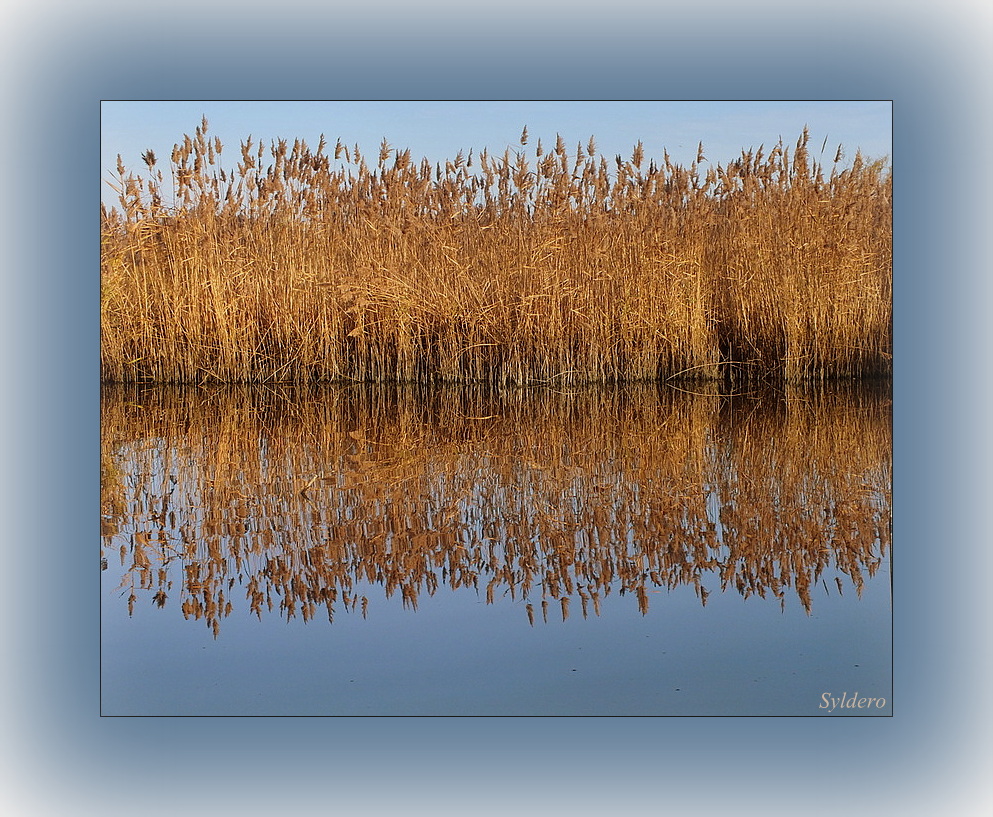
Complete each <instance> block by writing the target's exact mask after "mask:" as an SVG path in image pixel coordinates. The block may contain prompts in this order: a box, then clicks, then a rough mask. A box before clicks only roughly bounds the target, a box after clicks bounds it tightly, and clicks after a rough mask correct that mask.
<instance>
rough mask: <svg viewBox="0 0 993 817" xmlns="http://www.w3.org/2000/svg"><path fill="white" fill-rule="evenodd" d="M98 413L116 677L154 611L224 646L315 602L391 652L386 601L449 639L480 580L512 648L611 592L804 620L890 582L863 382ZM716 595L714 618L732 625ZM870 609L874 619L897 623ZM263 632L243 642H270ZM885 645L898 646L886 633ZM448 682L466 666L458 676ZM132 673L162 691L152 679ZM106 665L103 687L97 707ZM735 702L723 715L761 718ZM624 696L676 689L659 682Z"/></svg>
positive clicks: (226, 404) (235, 400)
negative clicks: (249, 627)
mask: <svg viewBox="0 0 993 817" xmlns="http://www.w3.org/2000/svg"><path fill="white" fill-rule="evenodd" d="M102 426H103V435H102V440H103V445H102V485H103V491H102V506H103V507H102V534H103V536H102V539H103V541H102V550H103V552H102V554H101V555H102V566H103V567H104V577H105V588H106V592H105V603H104V605H105V606H104V613H103V620H104V625H103V627H104V651H105V662H104V663H105V673H104V674H105V677H109V678H111V679H112V678H113V677H114V675H113V672H112V671H111V672H110V673H108V662H109V663H113V660H114V655H115V654H116V650H117V649H118V647H119V646H120V645H122V644H123V643H124V642H123V641H121V640H120V639H121V638H122V637H123V638H125V639H129V638H133V637H134V635H133V634H127V635H125V636H121V633H122V632H124V633H128V631H127V629H126V628H124V629H123V630H122V627H124V625H123V624H122V621H124V620H126V621H128V622H130V624H131V625H132V628H133V629H139V628H141V629H145V628H147V632H148V633H160V632H162V630H161V628H162V627H164V626H165V624H164V622H165V621H169V622H171V623H170V624H169V625H168V626H169V627H170V628H175V627H182V628H184V629H185V630H189V628H192V627H199V629H200V631H201V632H204V631H205V632H206V633H207V634H209V639H208V644H201V645H200V648H201V649H208V648H211V649H217V648H218V647H220V646H221V645H223V644H224V642H225V640H226V638H227V637H228V636H227V630H228V628H229V625H231V624H232V623H234V622H237V626H238V627H242V628H243V627H244V626H245V624H244V622H245V620H247V619H248V618H249V617H251V618H253V619H254V620H255V621H257V622H263V623H265V622H268V623H270V624H271V623H272V622H273V621H280V622H283V623H284V624H292V623H294V622H297V623H304V624H306V625H307V627H308V629H309V632H310V633H311V635H310V636H300V637H303V638H305V639H306V638H315V639H316V638H318V637H319V636H318V635H316V633H320V632H325V631H326V630H327V629H328V628H330V629H331V631H332V632H333V631H335V630H336V628H342V626H343V623H344V622H345V621H348V625H347V628H348V632H349V633H350V636H349V638H356V639H359V640H361V638H362V633H363V632H367V633H368V634H369V638H370V639H371V640H376V639H380V638H385V639H387V646H385V647H384V649H390V646H389V645H388V642H389V638H390V637H389V635H388V634H385V633H383V630H382V629H381V627H380V626H378V625H377V619H378V620H379V625H381V624H382V622H384V621H387V620H389V621H391V622H394V623H395V622H396V621H397V615H398V611H401V612H402V617H403V618H405V619H407V620H406V621H405V623H404V624H402V625H399V629H398V633H399V630H403V632H405V633H406V632H410V631H411V628H413V632H421V631H420V630H418V627H431V628H434V629H436V630H437V631H438V632H440V633H442V636H440V637H442V638H443V637H444V635H443V634H444V632H445V631H448V633H449V634H450V635H452V636H453V637H457V634H458V633H460V631H461V630H462V628H463V627H464V626H466V625H467V622H468V621H469V620H473V621H476V620H477V619H478V615H481V614H482V613H477V611H473V617H471V618H466V617H465V614H464V611H463V612H462V613H458V612H453V611H454V610H456V609H459V608H458V605H460V604H465V603H466V602H467V601H468V603H471V604H473V605H476V604H477V602H479V603H482V607H481V608H480V609H481V610H482V611H485V610H489V611H491V613H492V614H493V615H494V616H496V615H497V612H496V611H497V610H498V609H499V610H500V611H501V612H500V614H499V616H498V618H499V620H500V621H501V622H502V624H501V627H503V628H505V631H506V633H507V639H508V640H507V641H506V644H504V647H503V648H506V649H509V650H511V652H513V650H514V647H513V644H514V640H515V639H518V640H519V641H520V643H521V644H522V645H523V644H526V643H527V639H528V638H529V636H528V635H527V633H528V632H533V631H534V630H535V629H541V628H545V629H546V630H549V628H555V627H558V628H559V630H558V631H561V625H562V623H564V622H570V621H571V622H573V623H574V622H575V621H579V622H581V624H583V625H585V626H587V628H588V629H589V632H590V633H593V632H594V631H596V630H597V628H596V627H595V626H594V625H593V622H595V621H596V620H597V619H599V618H600V617H601V616H604V617H605V618H606V617H607V616H606V609H605V608H607V607H610V608H611V609H612V610H618V611H619V612H618V615H622V616H628V615H630V614H632V613H634V614H636V615H637V616H639V617H641V618H643V619H645V620H646V621H647V620H651V618H652V617H653V616H662V617H665V616H666V615H667V614H668V612H669V607H670V606H672V607H674V606H675V605H676V602H675V601H674V599H675V598H676V596H677V595H679V594H682V593H684V592H685V593H692V594H693V597H694V598H695V600H696V602H695V603H696V604H697V606H698V607H699V608H700V609H701V610H702V609H703V608H705V607H707V605H708V604H710V605H711V609H712V608H713V602H714V600H715V599H716V598H720V597H734V598H737V599H739V601H740V600H744V599H748V600H749V601H750V603H751V605H753V609H754V605H762V607H763V608H764V612H763V615H767V614H768V613H767V610H768V608H769V607H770V606H774V607H775V611H776V613H777V614H778V615H779V617H780V619H783V620H786V619H789V621H790V627H793V628H796V627H797V626H801V625H797V624H796V623H795V622H793V619H794V618H795V617H796V616H798V615H799V616H801V617H802V618H816V617H817V614H818V608H819V606H827V607H828V609H832V610H833V609H835V606H836V605H838V604H843V605H844V606H845V608H846V609H850V608H851V607H852V605H856V608H855V609H857V605H858V604H859V603H860V602H859V598H860V596H861V595H862V593H863V589H864V587H865V586H866V584H867V582H869V581H870V580H871V579H872V578H873V577H874V576H875V575H876V574H877V572H878V571H879V570H880V568H884V570H883V574H884V581H886V582H887V583H888V575H886V574H887V573H888V556H889V548H890V491H891V487H890V486H891V480H892V474H891V471H892V468H891V456H890V454H891V435H890V405H889V401H888V395H887V394H885V393H880V392H879V391H878V390H873V389H871V388H867V387H864V386H859V387H854V386H853V387H847V388H845V389H842V390H824V389H822V390H817V391H789V392H787V393H782V392H771V393H764V394H761V395H753V396H741V395H739V396H734V397H728V396H721V395H719V394H717V393H710V394H686V393H684V392H680V391H677V390H673V389H668V388H666V387H664V386H654V385H652V386H639V387H630V386H628V387H623V388H621V387H616V388H614V387H610V388H607V387H602V388H589V389H583V390H580V391H571V392H567V393H566V392H560V391H555V390H551V389H541V390H515V391H501V392H496V391H493V390H485V389H473V388H465V387H452V388H428V389H417V388H398V387H382V386H375V387H367V386H360V385H355V386H322V387H320V388H316V387H315V388H314V389H295V388H283V387H272V388H265V387H257V386H256V387H240V386H239V387H221V388H183V389H177V388H166V387H149V388H142V387H135V386H131V387H106V388H105V390H104V396H103V402H102ZM876 584H878V582H877V583H876ZM885 590H886V593H887V609H888V588H885ZM841 599H844V601H843V602H841V601H840V600H841ZM453 605H454V606H453ZM160 608H161V609H160ZM148 611H154V613H155V616H157V617H158V620H156V621H155V622H154V623H152V619H153V616H150V615H149V614H148ZM426 612H427V613H428V616H427V617H425V615H424V614H425V613H426ZM710 612H711V610H707V611H704V617H703V618H702V619H700V621H701V623H703V622H706V621H707V619H706V614H708V613H710ZM736 614H737V613H735V614H732V615H736ZM722 615H725V614H723V613H720V612H715V613H714V614H713V616H712V618H711V625H712V626H714V627H720V626H724V625H723V624H719V622H720V621H721V620H722V619H721V616H722ZM180 616H181V617H180ZM122 617H126V618H124V619H122ZM494 620H496V619H494ZM421 621H423V624H419V622H421ZM490 623H492V622H490ZM476 626H483V625H476ZM776 626H779V625H776ZM875 626H876V627H877V629H879V627H880V626H882V629H883V630H884V631H886V632H887V633H888V623H887V622H885V621H884V622H883V623H882V625H879V622H878V621H877V623H876V625H875ZM363 628H364V629H363ZM242 632H243V631H242ZM266 632H271V630H269V629H266ZM286 632H288V631H287V630H286V627H285V626H284V627H283V633H284V635H285V633H286ZM294 632H297V631H296V630H294ZM570 632H572V633H573V634H578V633H581V632H583V629H582V628H581V627H580V628H579V629H575V630H570ZM422 635H423V633H422ZM878 635H879V634H878V633H877V636H878ZM158 637H159V636H156V638H158ZM161 637H162V638H163V639H164V640H163V642H162V644H163V645H165V644H166V643H167V642H168V643H172V642H171V641H168V639H166V637H165V636H161ZM185 637H187V638H188V637H189V636H185ZM277 637H278V636H277ZM395 637H396V638H401V637H407V636H400V635H399V634H398V635H397V636H395ZM418 637H420V636H418ZM548 637H550V636H549V635H548V634H547V633H546V635H545V636H542V638H543V639H547V638H548ZM646 637H647V636H646ZM880 637H881V636H880ZM886 637H887V638H888V635H887V636H886ZM170 638H171V636H170ZM237 638H238V642H237V643H239V644H242V643H243V644H245V645H249V644H251V641H252V639H251V637H250V636H245V635H243V634H242V635H239V636H237ZM242 638H244V639H245V640H244V641H242V640H241V639H242ZM487 639H488V641H489V643H491V644H493V645H494V647H495V649H494V654H495V653H498V652H499V650H500V649H501V648H500V647H497V646H496V644H497V641H495V640H494V638H493V636H492V635H489V636H487ZM877 641H878V638H877ZM883 641H886V639H885V638H884V639H883ZM350 643H352V644H353V645H354V644H355V643H356V642H355V641H351V642H350ZM500 643H503V642H500ZM880 643H882V642H880ZM266 644H267V642H266V641H264V640H263V639H259V640H258V641H256V642H255V645H254V647H248V646H246V649H253V650H255V651H256V655H258V656H259V657H260V659H261V660H263V661H264V660H265V659H264V656H265V654H266V652H267V651H268V650H269V649H270V648H269V647H268V646H266ZM545 644H546V647H547V646H548V643H547V640H546V641H545ZM208 645H212V646H210V647H208ZM588 646H590V645H588ZM284 647H285V645H284ZM393 647H394V648H395V647H396V645H393ZM580 648H581V647H580ZM146 649H149V650H154V649H155V638H152V639H151V643H150V644H148V646H147V647H146ZM886 649H887V650H888V642H886ZM164 651H165V652H168V647H164ZM360 654H361V655H365V654H366V653H365V652H363V651H362V650H361V649H359V648H357V647H356V648H355V655H356V656H357V655H360ZM292 656H293V654H292V653H290V654H289V658H288V660H290V661H291V662H292V661H293V660H294V659H293V657H292ZM341 657H342V658H343V659H344V660H346V661H347V660H349V656H348V654H347V653H346V654H343V655H342V656H341ZM874 657H875V659H876V660H877V661H878V662H879V665H880V666H881V667H883V669H884V670H885V669H887V668H888V662H889V656H888V654H884V655H878V656H874ZM479 660H480V661H485V660H486V659H485V658H480V659H479ZM531 660H533V656H532V659H531ZM501 671H502V670H500V669H499V668H498V666H497V665H494V669H493V672H496V673H498V674H499V672H501ZM725 671H726V670H725ZM824 671H825V672H827V673H828V675H827V676H826V677H825V678H824V681H823V682H824V683H827V682H828V681H829V680H830V673H829V670H828V669H825V670H824ZM732 674H733V673H732ZM885 674H886V673H885V672H883V675H885ZM446 678H447V679H448V681H449V682H450V683H452V684H455V685H457V684H458V681H459V679H458V677H457V673H455V674H454V675H451V674H450V675H447V676H446ZM810 681H811V683H813V681H814V679H810ZM883 682H884V683H885V686H884V688H882V689H880V688H878V684H879V683H883ZM142 683H143V684H151V685H152V687H153V689H152V690H151V691H150V690H148V689H146V690H145V695H146V698H145V700H146V701H147V705H148V706H150V707H152V708H153V709H155V711H156V713H157V712H159V710H158V709H156V708H155V705H154V700H155V692H154V685H155V684H154V681H153V680H151V679H146V680H145V681H143V682H142ZM515 683H517V682H515ZM548 683H549V684H550V685H554V681H552V680H551V678H549V681H548ZM875 683H876V685H877V688H874V689H871V690H870V689H865V690H863V692H864V693H865V694H870V693H871V694H879V695H884V696H886V697H887V698H888V697H889V695H888V691H889V686H888V684H889V679H888V676H887V677H885V678H884V679H883V680H882V681H880V680H879V679H877V680H876V682H875ZM114 684H115V682H114V681H113V680H111V681H110V683H105V685H104V687H105V701H104V704H105V711H107V712H108V713H109V714H114V712H115V706H114V701H113V700H108V698H111V699H113V698H114V696H113V695H110V694H109V693H108V691H107V690H108V688H109V687H110V686H114ZM704 685H705V684H704ZM115 688H116V687H115ZM811 689H812V690H813V689H814V687H812V688H811ZM818 689H819V687H818ZM515 690H516V691H515ZM680 691H682V690H681V689H680ZM824 691H836V692H839V693H840V692H841V691H842V690H840V689H837V688H836V687H835V688H832V687H831V686H830V685H828V686H826V687H825V689H824ZM854 691H855V690H849V692H854ZM287 694H288V695H289V696H290V697H292V694H291V693H290V692H289V691H288V692H287ZM602 694H603V695H608V696H609V695H610V690H609V689H607V690H602ZM817 695H818V696H819V695H820V692H819V691H818V692H817ZM628 696H629V698H630V692H628ZM549 697H552V698H554V689H553V688H552V686H550V687H549V688H548V689H547V690H546V692H545V696H544V698H543V699H542V700H544V702H545V703H546V704H547V701H548V698H549ZM684 697H689V696H684ZM725 698H726V696H725ZM704 699H705V693H704ZM806 699H809V703H810V710H811V711H809V712H797V711H794V710H790V711H786V712H782V713H780V712H769V713H768V714H819V713H818V712H816V707H817V704H818V703H819V702H820V701H819V699H817V696H814V695H807V696H806ZM806 699H805V700H806ZM571 700H572V703H571V705H572V706H573V710H574V711H571V712H566V713H565V714H599V713H600V712H603V713H606V709H605V708H604V705H603V701H602V699H601V700H599V701H597V700H592V699H591V700H586V701H584V700H582V699H579V698H572V699H571ZM404 701H405V703H404V706H406V707H407V709H406V710H404V709H402V708H400V709H397V708H395V707H391V706H389V705H387V704H386V702H385V701H384V706H383V709H382V710H381V712H379V711H377V710H376V709H375V706H372V707H371V708H369V707H368V704H369V702H368V701H366V704H367V709H366V711H371V712H372V713H373V714H379V713H385V712H387V711H399V713H400V714H405V713H409V714H415V713H419V712H422V711H423V708H422V707H421V706H419V704H418V699H417V694H416V692H411V691H410V690H408V692H407V694H406V697H405V698H404ZM725 703H726V702H725ZM204 705H205V706H208V707H209V706H210V705H209V704H204ZM740 705H741V706H742V707H744V708H741V709H740V710H735V711H733V712H731V713H732V714H761V713H760V712H758V711H750V710H749V709H748V702H747V700H744V701H742V702H740ZM474 706H476V707H479V710H478V711H473V710H474ZM537 706H538V704H537V698H535V699H529V697H528V691H527V690H526V689H522V688H520V687H519V686H517V687H515V686H514V684H513V683H512V684H510V685H509V686H507V688H506V691H505V692H504V693H502V694H497V695H496V696H495V698H492V699H491V700H490V702H489V703H488V704H487V705H486V706H481V705H480V703H479V701H476V702H474V701H473V700H472V698H471V696H470V697H469V698H465V699H464V700H463V701H462V708H459V707H456V709H458V712H455V711H453V712H451V714H456V713H458V714H486V713H487V712H489V711H491V710H492V711H499V712H501V713H503V714H545V713H546V712H544V711H541V710H540V709H536V707H537ZM625 706H626V707H627V708H626V709H625V710H624V711H622V714H665V713H666V711H673V712H675V711H680V710H679V709H678V707H677V708H668V709H667V707H666V706H664V705H662V704H661V703H659V702H658V701H656V700H655V699H654V698H653V699H652V703H650V704H649V703H647V702H646V701H639V700H628V701H626V702H625ZM717 709H720V707H717ZM726 709H727V706H725V710H726ZM276 710H279V711H291V712H293V713H294V714H323V713H325V712H334V711H344V710H343V709H341V708H340V707H338V706H337V705H335V704H332V703H330V702H329V703H328V705H327V707H326V708H320V707H319V710H320V711H314V710H313V709H311V710H308V711H298V710H295V709H294V708H293V704H292V702H289V703H287V702H283V703H282V704H280V705H279V706H276V705H275V704H274V703H273V702H272V701H271V700H267V701H263V702H256V704H255V706H254V708H253V709H252V711H250V712H244V713H243V714H255V713H262V714H267V713H270V712H273V713H275V711H276ZM484 710H485V711H484ZM725 710H721V711H725ZM714 711H717V710H715V708H714V707H708V706H706V705H703V706H701V708H700V711H699V712H694V713H693V714H708V713H711V712H714ZM170 713H173V714H176V713H175V712H170ZM198 713H199V714H214V712H213V711H211V710H209V708H208V709H206V710H205V709H200V710H198ZM148 714H152V712H149V713H148ZM217 714H221V712H217ZM429 714H449V712H447V711H445V710H444V708H443V707H442V708H441V709H440V710H438V709H437V708H435V709H432V710H431V711H430V712H429ZM860 714H864V713H860ZM872 714H877V713H872Z"/></svg>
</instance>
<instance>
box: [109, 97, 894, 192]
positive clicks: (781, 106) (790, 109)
mask: <svg viewBox="0 0 993 817" xmlns="http://www.w3.org/2000/svg"><path fill="white" fill-rule="evenodd" d="M891 114H892V106H891V104H890V103H889V102H888V101H856V102H845V101H830V102H819V101H808V102H802V101H801V102H629V101H625V102H534V101H529V102H510V101H504V102H487V101H473V102H256V101H226V102H211V101H189V102H187V101H165V102H143V101H104V102H102V103H101V174H102V178H103V179H104V180H107V179H108V178H112V177H113V175H114V172H115V171H114V168H115V166H116V163H117V154H121V157H122V158H123V160H124V164H125V166H126V167H127V168H128V169H129V170H130V171H131V172H135V173H140V172H144V171H145V169H146V168H145V166H144V164H143V163H142V161H141V154H142V152H144V151H145V150H147V149H149V148H151V149H152V150H154V151H155V153H156V156H158V157H159V160H160V166H163V164H162V163H163V161H167V160H168V157H169V155H170V153H171V152H172V147H173V145H174V144H176V143H177V142H180V141H182V138H183V136H184V135H185V134H190V135H192V134H193V131H194V129H195V128H196V127H197V125H198V124H199V123H200V119H201V117H202V116H204V115H205V116H206V117H207V120H208V123H209V130H208V134H209V135H213V136H218V137H220V139H221V142H222V143H223V145H224V153H223V160H226V161H224V164H225V165H226V166H227V167H233V166H234V165H235V163H236V162H237V161H238V158H239V153H238V145H239V144H240V143H241V142H242V141H243V140H244V139H246V138H247V137H248V136H249V135H251V136H252V137H253V138H254V139H255V142H256V143H258V140H259V139H262V140H264V141H265V143H266V144H267V145H268V143H269V142H271V141H272V140H274V139H279V138H286V139H288V140H289V141H290V142H291V143H292V141H293V140H294V139H296V138H302V139H304V140H305V141H306V142H307V143H308V144H309V145H310V146H311V147H312V148H316V146H317V143H318V140H319V138H320V135H321V134H322V133H323V134H324V135H325V136H326V137H327V140H328V142H329V143H330V144H331V146H333V145H334V144H335V141H336V140H337V139H339V138H340V139H341V141H342V142H343V143H345V144H347V145H349V146H352V145H355V144H358V145H359V147H360V149H361V150H362V152H363V154H364V155H366V156H367V157H372V161H370V164H372V163H374V160H375V157H376V154H377V153H378V150H379V145H380V143H381V142H382V140H383V138H384V137H385V138H386V139H387V140H388V141H389V142H390V144H391V145H392V146H393V147H395V148H400V149H406V148H409V149H410V151H411V158H412V159H414V160H415V161H420V159H421V158H423V157H427V158H428V159H429V160H431V162H432V163H434V162H444V161H445V160H447V159H454V158H455V156H456V154H457V153H458V152H459V151H460V150H462V151H465V152H468V151H469V150H470V149H472V150H474V151H475V152H476V153H477V154H478V153H479V151H480V150H481V149H482V148H484V147H485V148H487V149H488V150H489V152H490V153H491V154H502V153H503V151H504V149H505V148H507V147H512V148H519V147H520V142H519V139H520V135H521V130H522V129H523V128H524V126H525V125H526V126H527V128H528V134H529V137H530V139H529V143H528V145H529V150H531V151H532V153H531V154H530V156H531V157H533V148H534V145H535V141H536V140H537V139H538V138H541V140H542V143H543V145H545V146H547V147H551V146H554V143H555V137H556V135H557V134H561V135H562V137H563V138H564V139H565V142H566V145H567V147H568V148H569V152H570V154H572V153H573V152H574V151H575V149H576V145H577V143H579V142H582V143H583V144H584V145H585V144H586V143H587V142H588V141H589V138H590V136H594V137H596V143H597V149H598V151H599V152H600V153H601V154H603V155H604V156H607V157H608V158H613V156H614V155H616V154H620V155H621V156H623V157H624V158H625V159H627V158H630V156H631V151H632V149H633V147H634V145H635V144H636V143H637V142H638V141H639V140H641V141H642V142H643V143H644V146H645V153H646V156H647V157H648V158H655V157H661V156H662V150H663V148H665V149H666V150H668V152H669V155H670V157H671V158H672V160H673V161H674V162H676V163H679V164H683V165H688V164H689V163H690V162H692V160H693V158H694V157H695V156H696V149H697V144H698V143H699V142H701V141H702V142H703V145H704V153H705V155H706V158H707V160H708V161H709V162H711V163H714V164H717V163H720V164H725V163H727V162H728V161H730V160H732V159H734V158H736V157H737V156H738V155H739V154H740V152H741V150H742V149H748V148H752V147H754V148H757V147H758V146H759V145H762V144H764V145H765V146H766V149H767V150H768V148H769V147H771V146H772V145H773V144H775V143H776V142H777V141H778V140H779V138H780V137H782V139H783V140H784V143H786V144H787V145H790V146H791V147H792V145H794V144H795V143H796V140H797V139H798V138H799V136H800V133H801V131H802V130H803V128H804V126H805V125H806V126H807V127H809V129H810V136H811V139H810V148H809V149H810V150H811V153H812V155H813V157H814V158H815V159H818V160H821V161H823V163H824V164H825V165H830V163H831V161H832V160H833V159H834V155H835V151H836V150H837V148H838V145H839V144H842V145H844V147H845V154H846V156H847V158H848V160H849V161H850V160H851V158H852V157H853V156H854V155H855V150H856V149H857V148H858V149H861V150H862V153H863V155H865V156H866V157H871V158H881V157H883V156H887V157H888V156H891V155H892V152H893V149H892V118H891ZM825 139H827V145H826V147H825V148H824V154H823V157H822V156H821V155H820V151H821V146H822V144H823V143H824V140H825ZM102 187H103V190H102V199H103V200H104V201H106V202H108V203H114V202H115V198H116V197H115V194H114V193H113V192H112V191H111V190H110V188H109V187H108V186H107V185H106V184H104V185H103V186H102Z"/></svg>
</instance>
